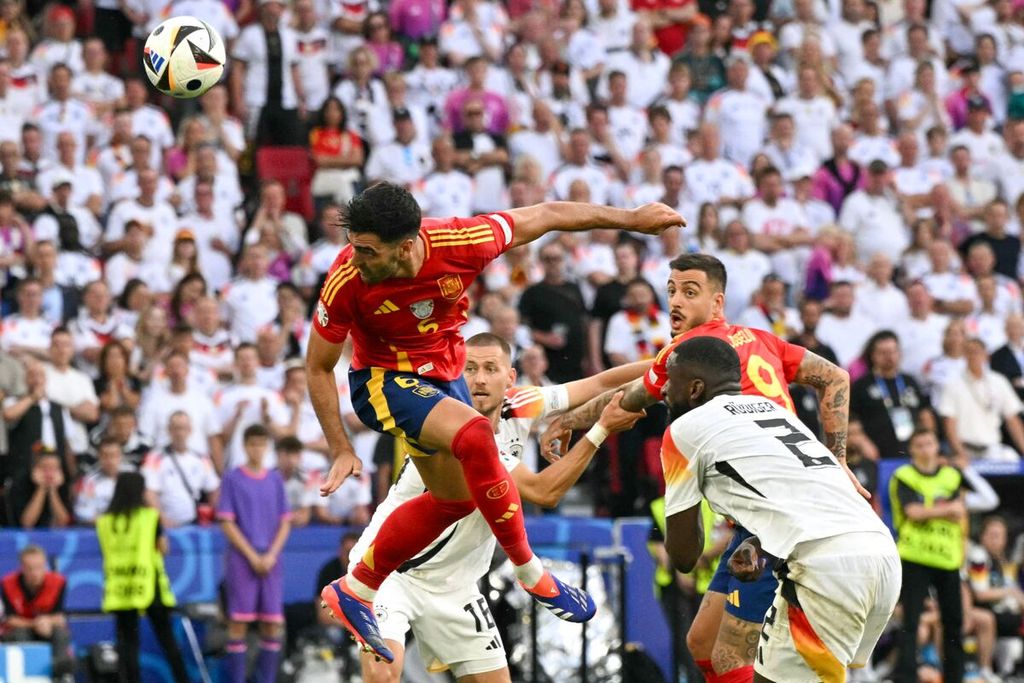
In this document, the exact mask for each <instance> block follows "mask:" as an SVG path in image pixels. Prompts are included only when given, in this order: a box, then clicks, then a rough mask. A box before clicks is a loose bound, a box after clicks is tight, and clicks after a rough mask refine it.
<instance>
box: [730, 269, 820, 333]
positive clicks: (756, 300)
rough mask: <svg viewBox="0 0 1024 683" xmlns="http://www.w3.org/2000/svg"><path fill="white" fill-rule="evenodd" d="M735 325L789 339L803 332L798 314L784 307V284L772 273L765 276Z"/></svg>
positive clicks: (789, 307) (790, 307)
mask: <svg viewBox="0 0 1024 683" xmlns="http://www.w3.org/2000/svg"><path fill="white" fill-rule="evenodd" d="M734 322H735V323H736V324H737V325H743V326H744V327H753V328H755V329H758V330H765V331H767V332H771V333H772V334H774V335H776V336H777V337H781V338H783V339H789V338H790V337H794V336H796V335H798V334H800V333H801V332H802V331H803V324H802V323H801V322H800V312H799V311H797V310H796V309H795V308H793V307H792V306H787V305H786V283H785V282H783V280H782V278H780V277H779V276H778V275H775V274H774V273H769V274H768V275H765V277H764V279H763V280H762V281H761V287H760V289H758V291H757V292H756V293H755V294H754V296H753V301H752V302H751V304H750V306H747V308H746V309H744V310H743V312H742V313H740V315H739V317H738V318H737V319H736V320H735V321H734Z"/></svg>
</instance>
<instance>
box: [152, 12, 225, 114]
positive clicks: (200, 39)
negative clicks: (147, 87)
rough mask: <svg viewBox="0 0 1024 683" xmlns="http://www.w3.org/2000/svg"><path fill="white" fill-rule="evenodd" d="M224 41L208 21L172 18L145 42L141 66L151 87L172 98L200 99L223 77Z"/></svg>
mask: <svg viewBox="0 0 1024 683" xmlns="http://www.w3.org/2000/svg"><path fill="white" fill-rule="evenodd" d="M226 62H227V53H226V52H225V50H224V39H223V38H221V37H220V35H219V34H218V33H217V31H216V30H214V28H213V27H212V26H210V25H209V24H207V23H206V22H205V21H202V20H201V19H196V18H195V17H172V18H170V19H168V20H167V21H165V22H163V23H162V24H160V25H159V26H157V27H156V28H155V29H153V31H152V33H150V34H149V37H148V38H146V47H145V49H144V50H143V52H142V65H143V68H145V70H146V75H147V76H149V81H150V83H152V84H153V87H155V88H156V89H157V90H159V91H160V92H162V93H166V94H168V95H172V96H173V97H181V98H190V97H199V96H200V95H202V94H203V93H204V92H206V91H207V90H209V89H210V88H212V87H213V86H214V85H216V84H217V82H218V81H219V80H220V78H221V76H222V75H223V74H224V64H225V63H226Z"/></svg>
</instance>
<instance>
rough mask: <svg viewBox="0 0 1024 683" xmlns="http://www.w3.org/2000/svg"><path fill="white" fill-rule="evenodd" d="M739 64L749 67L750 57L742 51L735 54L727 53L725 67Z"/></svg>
mask: <svg viewBox="0 0 1024 683" xmlns="http://www.w3.org/2000/svg"><path fill="white" fill-rule="evenodd" d="M740 62H742V63H744V64H747V65H748V66H749V65H750V55H749V54H748V53H747V52H745V51H743V50H738V51H736V52H731V53H729V56H728V57H726V58H725V65H726V66H732V65H733V64H739V63H740Z"/></svg>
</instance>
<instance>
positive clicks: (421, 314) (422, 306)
mask: <svg viewBox="0 0 1024 683" xmlns="http://www.w3.org/2000/svg"><path fill="white" fill-rule="evenodd" d="M409 309H410V310H411V311H412V314H413V315H414V316H416V317H417V318H419V319H420V320H426V319H427V318H429V317H430V315H431V314H432V313H433V312H434V301H433V299H425V300H424V301H417V302H415V303H413V304H410V305H409Z"/></svg>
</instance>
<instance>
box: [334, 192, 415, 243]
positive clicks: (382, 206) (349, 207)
mask: <svg viewBox="0 0 1024 683" xmlns="http://www.w3.org/2000/svg"><path fill="white" fill-rule="evenodd" d="M422 220H423V215H422V214H421V213H420V205H419V204H418V203H417V202H416V198H415V197H413V196H412V193H411V192H409V190H407V189H405V188H404V187H402V186H401V185H395V184H393V183H377V184H375V185H371V186H370V187H368V188H366V189H365V190H363V191H362V192H360V193H359V194H357V195H356V196H355V197H353V198H352V199H350V200H349V202H348V204H346V205H345V206H344V207H343V208H342V209H341V225H342V227H343V228H347V229H348V230H350V231H351V232H355V233H360V232H363V233H371V234H373V235H376V236H377V237H379V238H380V241H381V242H388V243H394V242H400V241H401V240H405V239H410V238H412V237H415V236H416V233H417V232H419V229H420V222H421V221H422Z"/></svg>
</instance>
